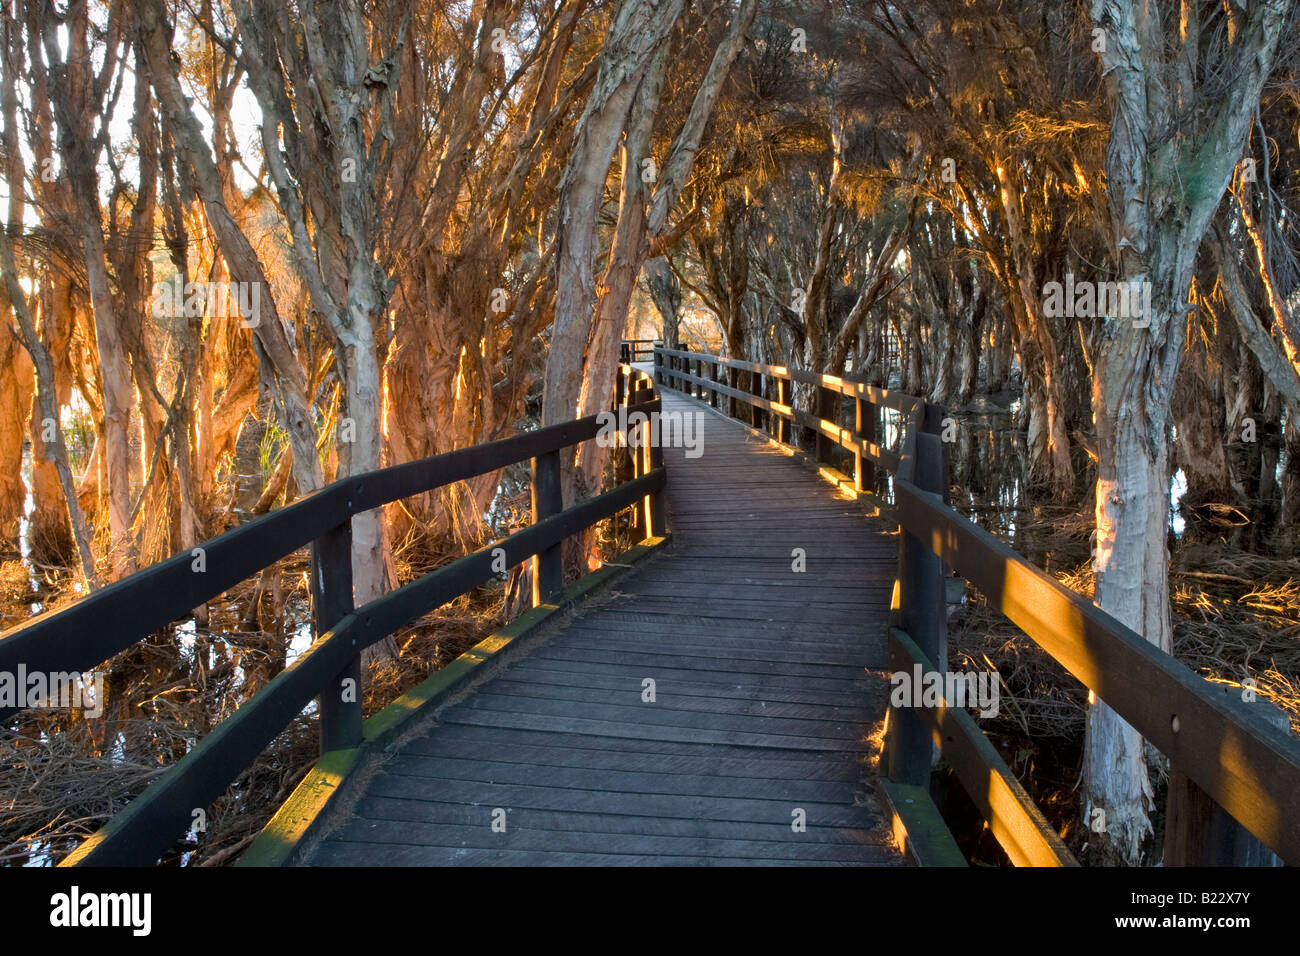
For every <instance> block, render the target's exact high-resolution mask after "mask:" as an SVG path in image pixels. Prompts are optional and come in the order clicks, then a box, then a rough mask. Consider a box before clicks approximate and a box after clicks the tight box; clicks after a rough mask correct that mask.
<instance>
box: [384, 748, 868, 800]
mask: <svg viewBox="0 0 1300 956" xmlns="http://www.w3.org/2000/svg"><path fill="white" fill-rule="evenodd" d="M755 766H756V767H757V766H762V765H761V764H757V765H755ZM752 769H753V768H751V772H752ZM384 773H386V774H390V775H392V776H401V777H416V778H420V779H424V780H436V781H438V782H439V784H438V785H441V783H443V782H451V781H458V782H461V783H481V784H490V785H492V786H512V785H528V786H534V787H554V788H557V789H561V790H574V791H577V790H581V791H589V792H592V793H620V794H625V793H633V794H663V795H670V796H687V797H726V798H734V797H743V798H757V799H773V798H780V799H782V800H786V801H794V802H796V803H829V804H839V803H844V804H846V805H850V806H851V805H852V803H853V789H854V786H853V783H851V782H847V781H839V780H810V779H807V778H800V777H787V778H783V779H772V778H762V779H757V778H754V777H737V776H730V775H728V776H723V775H718V774H713V773H709V772H705V773H700V774H690V773H658V772H656V771H654V770H610V769H607V768H600V769H594V768H590V767H557V766H553V765H547V764H538V765H535V766H531V765H527V764H512V763H502V762H499V761H495V760H483V759H474V760H457V759H452V758H446V757H425V756H422V755H419V754H409V753H404V754H402V755H401V756H400V757H399V758H397V759H395V760H393V761H391V762H390V763H389V764H387V765H385V767H384ZM435 790H436V786H435Z"/></svg>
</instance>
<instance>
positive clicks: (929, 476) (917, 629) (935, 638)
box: [888, 420, 948, 789]
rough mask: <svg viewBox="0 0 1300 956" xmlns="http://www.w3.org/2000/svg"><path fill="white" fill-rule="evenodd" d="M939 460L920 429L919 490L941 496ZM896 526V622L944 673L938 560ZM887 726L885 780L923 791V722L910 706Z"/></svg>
mask: <svg viewBox="0 0 1300 956" xmlns="http://www.w3.org/2000/svg"><path fill="white" fill-rule="evenodd" d="M912 421H914V420H909V423H908V425H907V427H909V428H910V427H912ZM943 463H944V457H943V442H942V441H941V440H940V438H939V436H938V435H932V434H929V433H926V432H919V433H918V434H917V436H916V463H915V468H914V471H913V475H912V484H914V485H915V486H916V487H917V488H919V489H920V490H921V491H926V492H930V493H932V494H936V495H937V494H940V493H941V492H942V490H943V488H944V487H945V485H946V483H947V476H946V475H945V474H944V473H943V471H944V468H943ZM900 530H901V531H902V534H901V536H900V539H899V555H898V587H899V593H898V599H899V600H898V603H899V611H900V612H901V618H902V619H901V621H900V622H899V623H900V625H901V628H902V630H903V631H905V632H906V633H907V635H908V637H910V638H911V639H912V640H913V642H915V643H916V645H917V646H918V647H919V648H920V650H921V652H922V653H923V654H925V656H926V657H927V658H929V659H930V661H931V662H932V663H933V664H934V666H935V667H936V668H937V669H938V671H939V674H940V675H943V674H944V673H945V672H946V671H947V669H948V620H947V607H946V604H945V600H944V597H945V595H944V580H943V577H944V575H943V562H942V561H941V560H940V558H939V556H938V555H937V554H935V553H934V552H933V551H931V550H930V549H929V548H928V547H927V546H926V545H925V543H924V542H922V541H920V540H919V539H917V538H915V537H914V536H912V535H911V534H910V533H909V532H908V531H907V529H905V528H904V529H900ZM889 729H890V733H889V746H888V750H889V777H890V779H891V780H896V781H898V782H900V783H907V784H913V785H916V786H921V787H927V789H928V785H929V781H930V767H931V765H932V763H933V759H934V745H933V743H932V742H931V739H930V734H929V732H928V731H927V730H926V727H925V725H924V722H923V721H922V720H921V718H920V716H918V715H917V714H916V713H914V712H913V711H912V710H911V708H907V707H899V708H894V709H893V710H891V711H890V720H889Z"/></svg>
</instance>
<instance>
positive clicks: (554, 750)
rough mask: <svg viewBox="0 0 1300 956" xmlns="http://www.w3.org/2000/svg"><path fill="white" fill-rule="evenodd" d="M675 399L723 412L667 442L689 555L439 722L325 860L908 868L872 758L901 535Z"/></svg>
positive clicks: (677, 528) (387, 773) (661, 566)
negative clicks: (699, 435) (799, 555)
mask: <svg viewBox="0 0 1300 956" xmlns="http://www.w3.org/2000/svg"><path fill="white" fill-rule="evenodd" d="M663 401H664V410H665V412H673V411H678V412H684V413H696V412H698V413H700V414H701V417H702V419H703V422H702V425H703V427H704V433H703V442H704V444H703V455H702V456H701V457H698V458H688V457H686V456H685V454H684V452H683V450H682V449H673V448H669V449H666V450H665V459H666V463H667V465H668V469H669V475H670V480H669V486H668V488H669V494H668V501H669V529H670V531H671V533H672V535H673V543H672V546H671V547H670V549H669V550H668V552H667V553H666V554H664V555H662V556H660V557H658V558H657V559H655V560H654V561H652V562H651V563H649V564H647V565H646V566H645V567H643V568H639V569H638V570H636V571H634V572H632V573H631V574H630V575H629V576H627V577H624V578H622V579H620V580H619V581H618V583H617V585H616V587H617V591H616V592H615V593H614V594H613V595H612V596H610V597H609V598H607V599H606V600H602V601H597V602H595V603H594V604H593V605H592V606H590V607H588V608H587V609H585V610H584V611H580V613H579V615H578V616H577V617H575V618H574V619H573V620H572V621H571V622H570V623H568V624H567V625H566V626H565V627H564V629H563V630H562V631H561V632H560V633H558V634H555V635H553V636H552V637H550V638H549V639H547V640H546V641H545V642H544V643H541V644H539V645H538V646H537V647H535V648H534V649H533V650H532V651H531V652H530V653H528V654H527V656H525V657H522V658H520V659H518V660H517V661H515V662H514V663H513V664H511V665H510V666H508V667H507V668H506V669H505V670H504V671H502V672H501V673H500V674H498V675H497V676H496V677H494V678H492V679H491V680H490V681H488V682H486V683H484V684H482V685H481V686H479V687H478V688H477V689H476V690H475V691H474V693H473V694H472V695H471V696H469V697H467V698H466V699H464V700H462V701H460V702H459V703H456V704H454V705H452V706H449V707H447V708H446V709H445V710H443V711H442V712H441V713H439V714H437V715H435V716H436V721H435V720H434V719H433V718H432V717H431V718H428V719H426V722H425V724H423V725H421V728H420V731H419V733H417V734H415V735H414V736H408V738H407V739H406V741H405V742H404V744H403V745H402V746H401V747H400V748H398V749H397V750H396V752H395V753H393V754H392V756H391V757H389V758H388V759H387V761H386V762H385V763H384V764H383V765H382V767H381V768H380V769H379V770H378V771H377V772H376V773H374V774H373V775H372V776H371V777H370V778H369V779H367V780H365V781H364V782H363V783H362V784H360V786H361V788H362V792H360V793H359V794H358V795H357V796H356V797H355V799H353V800H351V801H349V804H350V805H348V806H345V807H344V808H342V809H340V810H335V811H333V814H334V815H333V817H331V818H327V819H326V820H323V821H322V823H323V824H324V829H323V833H322V835H321V836H320V837H319V838H317V839H315V840H313V841H312V846H311V847H309V848H306V849H307V850H308V853H307V857H306V860H305V862H307V863H308V864H311V865H376V864H380V865H382V864H387V865H452V864H466V865H473V864H502V865H547V864H553V865H651V864H669V865H674V864H675V865H700V864H707V865H774V864H777V865H788V864H816V865H826V864H833V865H834V864H872V865H897V864H900V863H901V862H902V857H901V855H900V854H899V852H898V850H897V849H896V848H895V846H894V844H893V841H892V840H891V838H890V836H889V833H888V815H887V812H886V811H885V810H884V809H883V807H882V803H881V801H880V799H879V798H878V796H877V795H876V786H875V784H874V783H873V781H872V776H873V773H872V770H871V769H870V767H869V766H868V763H867V761H868V755H869V754H871V753H873V752H874V747H875V744H874V743H873V742H872V741H873V739H875V738H878V737H879V732H880V726H881V722H882V721H883V717H884V712H885V705H886V691H887V683H886V678H885V675H884V673H883V670H882V669H883V667H884V665H885V618H886V613H887V609H888V605H889V595H890V587H891V585H892V582H893V578H894V574H895V571H896V569H897V547H896V538H895V537H893V536H892V535H890V534H888V533H887V531H888V529H887V528H886V527H885V525H884V523H883V522H881V521H879V520H878V519H875V518H871V517H869V516H868V515H867V514H866V512H865V511H864V509H863V508H862V507H861V506H859V505H857V504H855V503H853V502H850V501H846V500H844V499H843V498H840V497H837V496H836V494H835V492H834V490H833V489H832V488H831V487H830V486H829V485H828V484H827V483H825V482H823V481H822V480H821V479H819V478H818V477H817V476H815V475H813V474H812V473H811V472H810V471H808V470H807V469H805V468H803V467H801V466H800V465H798V464H797V463H795V462H794V461H793V460H791V459H790V458H788V457H786V456H784V455H782V454H781V453H780V452H778V451H776V450H774V449H772V448H771V447H769V446H768V445H767V444H766V443H764V442H762V441H760V440H758V439H756V438H754V437H752V436H751V435H750V434H749V433H748V432H747V431H746V430H745V429H743V428H742V427H740V426H738V425H736V424H734V423H732V422H729V421H727V420H726V419H724V418H722V417H720V416H718V415H716V414H714V413H712V412H710V411H706V410H704V407H703V406H702V405H700V404H698V403H696V402H693V401H691V400H690V399H687V398H684V397H682V396H680V395H677V394H675V393H673V392H668V391H665V392H664V395H663ZM796 548H800V549H803V551H804V555H805V560H806V571H805V572H804V573H796V572H794V571H793V570H792V562H793V561H794V560H795V559H794V557H792V552H793V551H794V549H796ZM647 680H651V681H653V682H654V701H653V702H648V701H645V700H643V697H644V696H645V694H646V690H645V689H646V687H647V684H646V681H647ZM346 810H350V813H349V812H344V811H346ZM500 811H504V813H502V812H500ZM805 818H806V829H803V830H802V832H800V828H798V827H796V826H795V825H794V824H795V823H796V821H798V820H800V819H805ZM494 819H496V820H498V821H499V820H501V819H504V823H505V828H504V832H500V826H499V825H498V827H497V828H495V829H494V827H493V825H492V824H493V821H494Z"/></svg>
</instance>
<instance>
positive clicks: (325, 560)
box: [310, 518, 361, 753]
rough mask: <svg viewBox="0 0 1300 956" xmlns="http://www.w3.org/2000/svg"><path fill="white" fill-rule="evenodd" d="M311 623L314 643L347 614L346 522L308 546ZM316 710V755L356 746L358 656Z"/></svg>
mask: <svg viewBox="0 0 1300 956" xmlns="http://www.w3.org/2000/svg"><path fill="white" fill-rule="evenodd" d="M310 590H311V605H312V623H313V625H314V627H315V638H316V639H317V640H319V639H320V637H321V636H322V635H323V634H325V633H327V632H328V631H331V630H333V628H334V626H335V625H336V624H338V622H339V621H341V620H343V618H345V617H347V616H348V615H349V614H351V613H352V610H353V607H354V605H353V596H352V519H350V518H349V519H348V520H347V521H345V522H343V523H342V524H341V525H339V526H338V527H336V528H334V529H332V530H331V531H328V532H326V533H325V534H324V535H322V536H321V537H319V538H317V539H316V541H315V542H313V543H312V547H311V588H310ZM318 702H319V706H320V749H321V753H329V752H330V751H331V750H348V749H350V748H352V747H355V746H356V745H357V744H358V743H360V742H361V654H360V651H359V650H358V652H357V653H355V654H353V655H352V656H351V658H350V659H349V660H348V661H347V663H346V665H345V666H344V667H343V670H342V671H340V672H339V674H338V676H337V677H336V678H335V679H334V680H332V681H329V682H328V683H326V685H325V687H324V688H323V689H322V690H321V694H320V698H319V700H318Z"/></svg>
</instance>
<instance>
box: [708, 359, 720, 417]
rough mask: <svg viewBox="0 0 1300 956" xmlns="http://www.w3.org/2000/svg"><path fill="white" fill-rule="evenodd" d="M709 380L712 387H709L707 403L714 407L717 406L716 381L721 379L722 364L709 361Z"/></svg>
mask: <svg viewBox="0 0 1300 956" xmlns="http://www.w3.org/2000/svg"><path fill="white" fill-rule="evenodd" d="M709 380H710V381H711V382H713V383H714V387H713V388H711V389H709V404H710V405H711V406H713V407H714V408H717V407H718V389H717V383H718V382H720V381H721V380H722V366H721V365H720V364H718V363H717V362H710V363H709Z"/></svg>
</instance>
